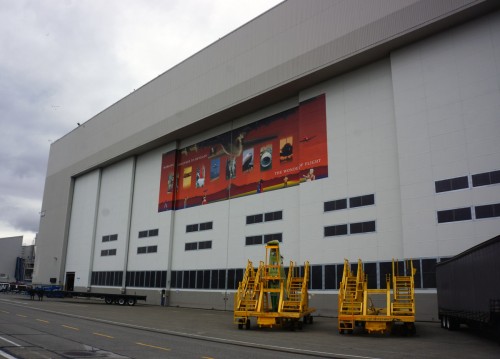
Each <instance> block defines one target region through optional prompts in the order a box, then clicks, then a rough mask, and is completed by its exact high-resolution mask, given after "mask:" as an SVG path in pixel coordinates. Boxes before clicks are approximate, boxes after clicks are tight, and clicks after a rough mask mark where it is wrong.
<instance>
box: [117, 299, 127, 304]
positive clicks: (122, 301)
mask: <svg viewBox="0 0 500 359" xmlns="http://www.w3.org/2000/svg"><path fill="white" fill-rule="evenodd" d="M117 303H118V304H120V305H125V303H126V301H125V298H123V297H120V298H118V301H117Z"/></svg>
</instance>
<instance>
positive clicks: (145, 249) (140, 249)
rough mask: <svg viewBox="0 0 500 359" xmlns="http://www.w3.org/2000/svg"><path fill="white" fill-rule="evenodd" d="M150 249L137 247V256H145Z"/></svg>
mask: <svg viewBox="0 0 500 359" xmlns="http://www.w3.org/2000/svg"><path fill="white" fill-rule="evenodd" d="M147 248H148V247H137V254H144V253H146V252H147Z"/></svg>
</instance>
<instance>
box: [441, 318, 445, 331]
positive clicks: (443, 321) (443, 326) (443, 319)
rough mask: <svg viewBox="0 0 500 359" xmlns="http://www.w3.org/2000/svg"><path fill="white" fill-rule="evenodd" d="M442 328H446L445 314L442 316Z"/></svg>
mask: <svg viewBox="0 0 500 359" xmlns="http://www.w3.org/2000/svg"><path fill="white" fill-rule="evenodd" d="M441 328H443V329H445V328H446V317H445V316H444V315H443V316H442V317H441Z"/></svg>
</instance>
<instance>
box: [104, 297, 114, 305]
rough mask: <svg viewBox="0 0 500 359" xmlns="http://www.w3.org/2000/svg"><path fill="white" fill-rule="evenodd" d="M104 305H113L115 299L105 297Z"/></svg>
mask: <svg viewBox="0 0 500 359" xmlns="http://www.w3.org/2000/svg"><path fill="white" fill-rule="evenodd" d="M104 303H106V304H113V298H111V297H105V298H104Z"/></svg>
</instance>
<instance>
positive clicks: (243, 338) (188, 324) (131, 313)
mask: <svg viewBox="0 0 500 359" xmlns="http://www.w3.org/2000/svg"><path fill="white" fill-rule="evenodd" d="M0 301H8V302H9V303H11V304H13V305H19V306H30V307H31V308H33V309H35V308H36V309H37V310H41V311H49V312H57V313H60V314H61V315H64V316H67V317H71V316H75V317H79V318H84V319H88V320H91V321H100V322H105V323H112V324H115V325H120V326H132V327H135V328H141V329H143V330H148V331H155V332H159V333H164V334H168V335H178V336H186V337H190V338H193V339H198V340H208V341H216V342H222V343H227V344H228V345H243V346H247V347H255V348H261V349H262V348H264V349H269V350H279V351H285V352H291V353H298V354H302V355H304V356H307V355H310V356H312V357H314V356H316V357H330V358H495V359H496V358H499V357H500V344H498V343H497V342H495V341H494V340H492V339H490V338H488V337H485V336H483V335H479V334H477V333H476V332H474V331H472V330H471V329H469V328H466V327H463V328H461V329H460V330H458V331H448V330H445V329H442V328H441V327H440V325H439V323H437V322H417V323H416V329H417V333H416V335H414V336H405V335H403V334H392V335H390V334H385V335H379V334H370V335H369V334H366V333H363V332H361V331H357V332H355V333H354V334H344V335H341V334H339V333H338V330H337V318H330V317H318V316H314V315H313V316H314V317H313V323H312V324H305V325H303V328H302V329H301V330H299V329H296V330H294V331H292V330H290V329H285V328H259V327H258V326H257V325H256V322H255V319H254V318H252V322H251V326H250V329H248V330H247V329H238V326H237V325H236V324H234V323H233V313H232V312H231V311H218V310H205V309H195V308H178V307H160V306H153V305H147V304H141V303H138V304H137V305H135V306H120V305H116V304H112V305H107V304H105V303H104V302H103V301H101V300H94V299H83V298H82V299H78V298H72V299H56V298H44V300H43V301H37V300H35V301H32V300H30V298H29V296H25V295H13V294H3V293H2V294H0Z"/></svg>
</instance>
